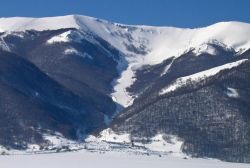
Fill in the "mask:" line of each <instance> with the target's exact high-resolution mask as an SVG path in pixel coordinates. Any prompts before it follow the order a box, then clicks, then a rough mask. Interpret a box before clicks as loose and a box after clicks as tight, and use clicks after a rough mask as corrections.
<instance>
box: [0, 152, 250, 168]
mask: <svg viewBox="0 0 250 168" xmlns="http://www.w3.org/2000/svg"><path fill="white" fill-rule="evenodd" d="M0 167H1V168H83V167H84V168H100V167H101V168H118V167H119V168H166V167H169V168H249V167H250V165H249V164H237V163H228V162H221V161H217V160H210V159H182V158H178V157H172V156H163V157H159V156H146V155H134V154H126V153H121V152H106V153H104V154H101V153H97V152H94V153H93V152H88V151H85V150H81V151H78V152H66V153H55V154H36V155H9V156H0Z"/></svg>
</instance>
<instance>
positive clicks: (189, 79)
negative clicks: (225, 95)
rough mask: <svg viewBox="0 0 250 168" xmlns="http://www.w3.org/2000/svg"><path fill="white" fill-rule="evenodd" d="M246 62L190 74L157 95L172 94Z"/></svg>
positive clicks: (241, 61) (242, 61) (237, 62)
mask: <svg viewBox="0 0 250 168" xmlns="http://www.w3.org/2000/svg"><path fill="white" fill-rule="evenodd" d="M247 60H248V59H243V60H239V61H236V62H232V63H227V64H225V65H221V66H218V67H215V68H212V69H209V70H206V71H202V72H198V73H195V74H192V75H189V76H185V77H181V78H178V79H176V80H175V81H174V82H173V83H172V84H170V85H169V86H167V87H165V88H163V89H162V90H161V91H160V93H159V95H164V94H167V93H169V92H173V91H175V90H176V89H179V88H181V87H183V86H185V85H186V84H187V83H188V82H199V81H202V80H204V79H206V78H208V77H211V76H214V75H216V74H218V73H219V72H220V71H222V70H225V69H231V68H234V67H237V66H239V65H240V64H242V63H244V62H245V61H247ZM230 91H231V92H232V90H230ZM232 94H233V93H232ZM234 94H235V93H234Z"/></svg>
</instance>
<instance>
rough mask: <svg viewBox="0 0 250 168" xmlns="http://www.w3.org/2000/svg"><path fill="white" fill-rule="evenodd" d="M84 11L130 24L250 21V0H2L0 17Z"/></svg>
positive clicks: (203, 24) (194, 25) (181, 25)
mask: <svg viewBox="0 0 250 168" xmlns="http://www.w3.org/2000/svg"><path fill="white" fill-rule="evenodd" d="M67 14H82V15H88V16H93V17H98V18H102V19H106V20H110V21H114V22H120V23H127V24H147V25H161V26H162V25H166V26H178V27H200V26H206V25H209V24H212V23H215V22H219V21H231V20H234V21H243V22H248V23H250V0H1V4H0V16H1V17H9V16H29V17H42V16H58V15H67Z"/></svg>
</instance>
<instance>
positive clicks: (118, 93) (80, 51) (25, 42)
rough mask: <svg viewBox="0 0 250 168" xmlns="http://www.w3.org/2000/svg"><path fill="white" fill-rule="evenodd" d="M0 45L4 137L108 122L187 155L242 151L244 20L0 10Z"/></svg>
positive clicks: (247, 34)
mask: <svg viewBox="0 0 250 168" xmlns="http://www.w3.org/2000/svg"><path fill="white" fill-rule="evenodd" d="M0 48H1V51H0V59H1V64H0V65H1V66H0V74H1V78H0V90H1V91H0V96H1V103H0V109H1V113H0V115H2V116H3V117H2V118H3V119H2V120H0V123H1V124H3V125H7V127H6V128H0V135H3V136H0V144H2V145H3V146H7V147H10V148H21V149H25V148H27V147H28V146H29V145H30V144H34V143H38V144H40V146H42V147H44V148H46V146H47V144H46V142H47V141H46V140H45V138H44V135H45V134H46V135H47V134H52V135H53V134H55V133H58V132H59V133H60V134H62V135H63V136H65V137H67V138H71V139H75V140H76V139H84V137H85V135H86V134H92V133H95V134H96V132H98V131H100V130H102V129H104V128H105V127H111V128H112V129H113V131H115V132H114V134H121V135H123V134H125V135H129V136H130V139H129V141H128V143H132V142H134V141H140V142H137V143H139V144H141V141H142V139H145V138H146V139H148V140H150V141H151V140H153V141H154V138H155V137H159V136H160V137H165V139H166V137H179V138H180V140H178V141H175V142H178V143H179V142H183V145H181V147H179V148H178V151H180V150H181V151H183V152H185V153H188V154H190V155H193V156H206V157H216V158H220V159H225V160H230V161H240V162H249V160H250V139H249V138H250V128H249V126H248V125H249V120H248V118H249V116H250V115H249V113H248V110H247V109H249V105H250V103H249V101H248V98H249V96H250V93H249V80H250V76H249V68H248V65H249V61H248V59H249V57H250V54H249V51H250V50H249V49H250V24H248V23H241V22H220V23H216V24H214V25H211V26H208V27H203V28H193V29H188V28H175V27H153V26H142V25H125V24H120V23H112V22H109V21H105V20H101V19H97V18H92V17H87V16H80V15H69V16H61V17H47V18H21V17H15V18H0ZM6 95H8V96H6ZM218 96H219V97H218ZM218 98H220V99H218ZM173 103H174V104H173ZM193 103H194V104H193ZM203 106H204V107H203ZM205 107H206V108H205ZM201 111H202V112H201ZM110 124H111V125H110ZM9 130H13V131H12V132H11V133H10V134H8V131H9ZM212 130H214V131H212ZM221 130H224V131H228V132H227V133H225V132H221ZM243 130H245V131H243ZM105 131H106V130H104V132H105ZM102 133H103V132H102ZM102 133H101V135H102ZM196 133H197V134H198V136H199V137H197V140H196V141H194V140H193V139H191V137H195V136H194V134H196ZM229 135H231V137H229ZM6 137H7V138H6ZM30 137H32V138H30ZM101 137H102V136H101ZM107 139H109V141H110V138H109V137H107ZM111 139H114V137H113V138H112V137H111ZM138 139H140V140H138ZM163 139H164V138H163ZM177 139H178V138H177ZM102 140H103V139H102ZM111 142H112V140H111ZM201 142H203V143H201ZM164 143H166V144H168V143H167V142H164ZM153 144H154V143H153ZM151 145H152V144H151ZM173 145H176V144H173ZM145 146H147V145H145ZM148 146H150V145H148ZM177 146H178V145H177ZM243 146H244V149H243ZM173 147H174V146H173ZM169 149H172V147H170V148H169ZM218 151H220V152H218Z"/></svg>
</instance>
